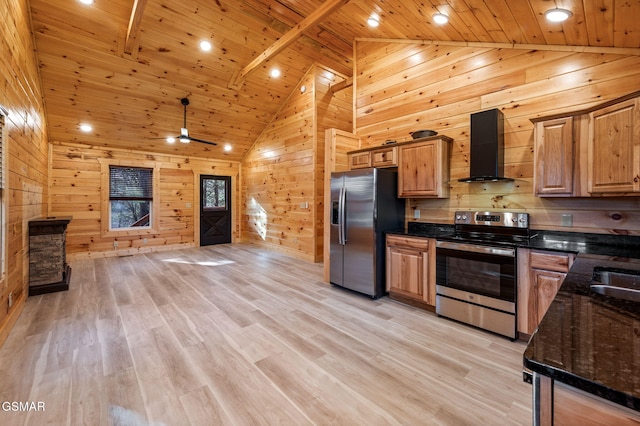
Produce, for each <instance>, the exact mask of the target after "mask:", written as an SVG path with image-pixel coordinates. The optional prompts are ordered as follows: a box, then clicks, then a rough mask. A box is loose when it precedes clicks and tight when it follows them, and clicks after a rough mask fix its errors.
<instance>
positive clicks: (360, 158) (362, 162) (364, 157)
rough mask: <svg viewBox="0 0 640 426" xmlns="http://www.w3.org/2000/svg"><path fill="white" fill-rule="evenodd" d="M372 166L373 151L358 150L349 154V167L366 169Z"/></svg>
mask: <svg viewBox="0 0 640 426" xmlns="http://www.w3.org/2000/svg"><path fill="white" fill-rule="evenodd" d="M367 167H371V152H369V151H367V152H358V153H356V154H349V168H350V169H351V170H353V169H364V168H367Z"/></svg>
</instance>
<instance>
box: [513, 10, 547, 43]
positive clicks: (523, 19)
mask: <svg viewBox="0 0 640 426" xmlns="http://www.w3.org/2000/svg"><path fill="white" fill-rule="evenodd" d="M507 7H508V8H509V10H510V11H511V14H512V15H513V17H514V20H515V23H516V24H517V25H518V26H519V28H520V31H521V32H522V34H523V35H524V37H525V41H524V42H523V43H525V44H542V43H544V34H543V33H542V28H540V25H538V20H537V19H536V16H535V13H534V12H533V9H531V5H530V3H529V2H518V1H516V2H514V1H511V2H507Z"/></svg>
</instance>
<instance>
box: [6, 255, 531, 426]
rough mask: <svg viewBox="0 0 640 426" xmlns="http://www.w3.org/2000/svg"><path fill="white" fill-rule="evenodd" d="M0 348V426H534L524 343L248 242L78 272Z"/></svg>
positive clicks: (113, 261) (39, 299) (76, 266)
mask: <svg viewBox="0 0 640 426" xmlns="http://www.w3.org/2000/svg"><path fill="white" fill-rule="evenodd" d="M71 267H72V268H73V272H72V279H71V289H70V290H69V291H68V292H60V293H53V294H48V295H42V296H36V297H31V298H29V299H28V301H27V304H26V307H25V311H24V312H23V314H22V315H21V317H20V318H19V320H18V323H17V324H16V327H15V328H14V329H13V331H12V333H11V335H10V336H9V339H8V340H7V341H6V343H5V345H4V346H3V347H2V349H1V350H0V402H5V401H31V402H44V403H45V411H39V412H37V411H30V412H10V411H3V410H0V424H2V425H13V424H25V423H26V424H33V425H42V424H47V423H50V424H71V425H77V424H86V425H101V424H103V425H107V424H119V425H147V424H152V425H161V424H165V425H185V424H194V425H214V424H224V425H258V424H269V425H270V424H285V425H304V424H319V425H325V424H343V425H378V424H405V425H418V424H420V425H431V424H434V425H465V424H469V425H517V424H523V425H529V424H531V386H530V385H527V384H525V383H523V382H522V379H521V369H522V353H523V351H524V348H525V346H524V344H522V343H518V342H515V343H514V342H510V341H509V340H507V339H505V338H502V337H499V336H495V335H492V334H489V333H487V332H483V331H480V330H476V329H473V328H471V327H468V326H464V325H460V324H457V323H455V322H452V321H449V320H446V319H443V318H439V317H437V316H435V315H434V314H432V313H429V312H424V311H421V310H419V309H416V308H413V307H409V306H405V305H403V304H400V303H397V302H394V301H391V300H389V299H388V298H382V299H379V300H376V301H373V300H371V299H370V298H368V297H366V296H361V295H357V294H352V293H350V292H347V291H344V290H342V289H339V288H334V287H331V286H328V285H326V284H324V283H322V265H320V264H311V263H306V262H301V261H299V260H295V259H292V258H289V257H286V256H283V255H281V254H276V253H272V252H265V251H261V250H258V249H256V248H253V247H251V246H248V245H233V246H231V245H222V246H212V247H205V248H198V249H186V250H179V251H171V252H160V253H152V254H147V255H136V256H129V257H120V258H106V259H96V260H83V261H76V262H73V263H72V264H71Z"/></svg>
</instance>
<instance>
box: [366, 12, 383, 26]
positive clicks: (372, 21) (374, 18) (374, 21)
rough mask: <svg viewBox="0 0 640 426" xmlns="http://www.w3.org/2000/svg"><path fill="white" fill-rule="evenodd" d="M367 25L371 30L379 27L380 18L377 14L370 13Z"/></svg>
mask: <svg viewBox="0 0 640 426" xmlns="http://www.w3.org/2000/svg"><path fill="white" fill-rule="evenodd" d="M367 25H369V26H370V27H371V28H376V27H378V25H380V17H379V16H378V14H377V13H372V14H371V16H369V18H367Z"/></svg>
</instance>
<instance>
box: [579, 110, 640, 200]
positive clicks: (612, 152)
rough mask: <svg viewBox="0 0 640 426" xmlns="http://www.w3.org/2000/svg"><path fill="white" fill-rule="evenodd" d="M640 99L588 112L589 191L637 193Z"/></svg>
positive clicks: (639, 149)
mask: <svg viewBox="0 0 640 426" xmlns="http://www.w3.org/2000/svg"><path fill="white" fill-rule="evenodd" d="M639 103H640V100H638V99H631V100H629V101H626V102H621V103H619V104H616V105H612V106H610V107H607V108H603V109H601V110H598V111H594V112H592V113H590V114H589V119H590V122H589V142H588V153H587V155H588V168H587V172H588V177H587V185H588V190H589V192H590V193H591V194H607V193H609V194H616V193H618V194H619V193H630V192H640V107H639Z"/></svg>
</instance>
